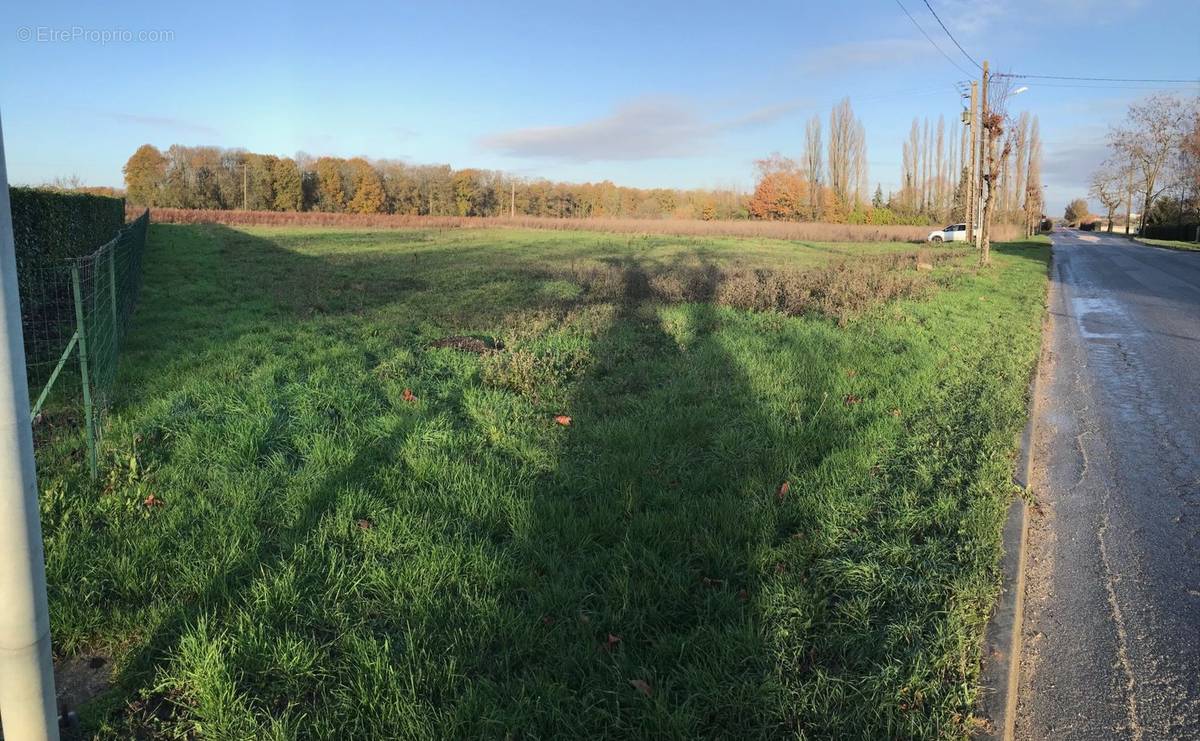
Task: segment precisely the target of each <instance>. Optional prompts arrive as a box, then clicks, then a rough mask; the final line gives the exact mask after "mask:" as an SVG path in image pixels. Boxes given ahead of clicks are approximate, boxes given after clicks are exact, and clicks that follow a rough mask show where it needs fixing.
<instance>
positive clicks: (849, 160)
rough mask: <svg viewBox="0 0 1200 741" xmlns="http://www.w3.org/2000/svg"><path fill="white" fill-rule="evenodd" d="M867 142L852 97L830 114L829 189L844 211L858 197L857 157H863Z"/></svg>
mask: <svg viewBox="0 0 1200 741" xmlns="http://www.w3.org/2000/svg"><path fill="white" fill-rule="evenodd" d="M864 139H865V135H864V129H863V126H862V122H861V121H859V120H858V119H856V118H855V117H854V108H852V107H851V105H850V98H842V102H840V103H838V104H837V105H836V106H834V107H833V110H832V111H830V112H829V156H828V169H829V187H830V189H831V190H832V191H833V195H834V197H835V198H836V199H837V201H838V204H839V205H840V206H842V207H843V208H849V207H850V206H851V202H852V198H853V196H854V195H855V193H854V189H855V188H856V187H857V183H856V182H855V179H856V178H857V174H858V172H857V168H858V163H857V162H856V159H855V157H856V156H860V157H861V156H862V151H863V147H864Z"/></svg>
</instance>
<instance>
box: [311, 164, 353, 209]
mask: <svg viewBox="0 0 1200 741" xmlns="http://www.w3.org/2000/svg"><path fill="white" fill-rule="evenodd" d="M342 164H343V163H342V161H341V160H339V159H335V158H333V157H322V158H320V159H318V160H317V207H318V208H319V209H320V210H321V211H333V212H338V211H341V210H342V209H344V208H345V207H346V185H345V182H344V180H343V179H342Z"/></svg>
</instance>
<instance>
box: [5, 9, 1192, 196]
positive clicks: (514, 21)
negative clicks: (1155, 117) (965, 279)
mask: <svg viewBox="0 0 1200 741" xmlns="http://www.w3.org/2000/svg"><path fill="white" fill-rule="evenodd" d="M902 2H903V5H904V7H906V8H907V10H908V12H909V13H911V14H912V16H913V18H915V20H916V22H917V24H919V25H920V26H921V27H922V28H923V29H924V30H925V32H926V33H927V34H928V35H929V36H930V37H931V38H932V39H933V42H934V43H936V45H937V46H936V47H935V45H934V43H931V42H930V41H929V40H928V39H926V38H925V37H924V36H923V35H922V34H921V31H919V30H918V28H917V26H916V25H914V23H913V22H912V21H910V20H909V18H908V17H906V15H905V14H904V11H903V10H902V9H901V6H900V5H899V4H898V3H897V0H845V1H843V2H838V3H827V2H820V3H818V2H809V1H806V0H790V1H789V2H774V3H760V2H753V1H746V2H738V3H729V2H708V1H707V0H690V1H689V2H677V3H668V2H653V1H652V0H642V1H640V2H629V3H623V2H615V1H612V2H607V3H603V4H601V3H587V4H584V3H569V2H563V1H562V0H557V1H556V2H527V1H526V2H520V1H519V2H508V3H497V2H479V3H476V2H455V3H438V2H435V3H430V2H421V3H416V2H404V1H401V2H391V3H357V2H352V1H350V0H346V1H344V2H339V3H329V2H324V1H322V2H313V1H312V0H292V2H287V3H282V2H281V3H273V2H261V3H252V2H245V1H244V0H243V2H239V3H233V2H225V1H224V0H209V1H207V2H204V3H186V4H184V3H164V2H161V0H158V1H157V2H153V3H139V2H114V3H97V2H94V0H87V1H86V2H84V1H80V2H72V3H64V2H53V1H51V0H43V1H42V2H38V3H15V2H14V3H10V4H8V7H6V9H5V11H4V13H3V18H2V19H0V117H2V120H3V127H4V145H5V152H6V155H7V161H8V170H9V173H8V174H9V179H10V181H11V182H13V183H22V184H40V183H44V182H47V181H50V180H52V179H54V178H56V177H71V176H76V177H78V178H80V179H81V180H82V181H83V182H84V183H86V184H88V185H112V186H120V185H122V175H121V167H122V165H123V164H124V162H125V160H126V159H127V158H128V157H129V155H130V154H131V153H132V152H133V150H134V149H136V148H137V147H138V146H139V145H141V144H143V143H147V142H149V143H151V144H155V145H157V146H159V147H161V148H166V147H167V146H169V145H171V144H174V143H179V144H188V145H199V144H212V145H218V146H222V147H244V148H246V149H249V150H251V151H255V152H263V153H273V154H279V155H289V156H290V155H294V154H295V153H297V152H300V151H303V152H307V153H308V154H311V155H315V156H319V155H326V154H328V155H337V156H345V157H350V156H356V155H365V156H368V157H371V158H388V159H402V160H406V161H410V162H413V163H446V164H450V165H451V166H453V167H456V168H461V167H480V168H485V169H497V170H505V171H508V172H511V173H514V174H517V175H520V176H523V177H547V178H550V179H554V180H564V181H573V182H586V181H599V180H611V181H613V182H615V183H618V184H621V185H630V186H637V187H678V188H691V187H722V188H727V187H735V188H739V189H742V190H749V189H751V188H752V187H753V182H754V161H755V160H756V159H759V158H762V157H765V156H767V155H770V154H771V153H772V152H780V153H782V154H783V155H785V156H791V157H796V158H798V157H800V155H801V154H802V150H803V146H804V125H805V122H806V120H807V119H808V118H810V117H811V116H813V115H814V114H817V115H820V116H821V117H822V119H823V121H825V122H827V121H828V115H829V109H830V108H831V107H832V106H833V104H835V103H836V102H837V101H838V100H840V99H841V98H842V97H844V96H849V97H850V99H851V102H852V104H853V106H854V109H855V112H856V113H857V114H858V116H859V117H860V118H861V119H862V121H863V123H864V125H865V128H866V134H867V147H868V159H869V164H870V177H871V181H872V183H875V182H878V183H880V184H881V185H882V186H883V189H884V191H885V192H886V191H889V190H892V189H896V188H897V187H898V185H899V170H900V147H901V142H902V141H903V140H904V138H905V136H906V135H907V132H908V128H909V125H910V123H911V121H912V119H913V117H914V116H921V117H924V116H929V117H931V118H933V119H935V120H936V118H937V117H938V116H939V115H945V116H946V121H947V126H948V127H949V130H952V131H956V132H957V131H958V128H957V126H958V125H959V124H958V121H959V116H960V111H961V110H962V107H963V103H962V101H961V100H960V96H959V93H958V91H957V90H956V87H955V84H956V83H957V82H960V81H964V80H967V79H970V74H968V73H971V74H976V75H977V74H978V69H977V68H976V67H975V66H974V64H973V63H972V62H971V61H969V60H968V59H967V56H966V55H967V54H969V55H970V56H971V57H972V58H974V59H975V60H977V61H980V62H981V61H983V60H984V59H987V60H989V61H990V63H991V66H992V69H993V70H998V71H1002V72H1011V73H1018V74H1021V73H1023V74H1048V75H1066V76H1086V77H1120V78H1154V79H1159V78H1183V79H1196V78H1200V42H1197V40H1196V36H1195V29H1194V26H1195V19H1196V12H1197V9H1196V0H1036V1H1029V0H929V2H930V5H931V6H932V9H933V10H934V11H936V12H937V13H938V15H939V16H940V17H941V19H942V21H943V22H944V23H945V25H946V27H947V28H948V29H949V31H950V32H951V33H953V34H954V37H955V38H956V39H957V40H958V42H959V43H960V44H961V45H962V47H963V49H964V50H965V54H964V53H963V52H960V51H959V50H958V49H957V48H956V47H955V45H954V43H953V42H952V41H951V40H950V38H949V37H948V36H947V34H946V32H945V31H943V30H942V28H941V26H939V25H938V22H937V21H936V20H935V19H934V17H933V15H931V13H930V9H929V8H928V7H926V5H925V3H924V0H902ZM939 48H940V50H941V51H939ZM947 57H949V59H948V58H947ZM1020 84H1023V85H1027V86H1028V88H1029V89H1028V90H1027V91H1026V92H1024V93H1022V94H1020V95H1019V96H1017V97H1015V98H1013V99H1012V101H1011V102H1010V105H1009V111H1010V113H1013V114H1017V113H1020V112H1021V111H1022V110H1028V111H1029V112H1030V113H1032V114H1036V115H1037V116H1038V117H1039V120H1040V123H1041V129H1042V138H1043V141H1044V147H1045V159H1044V165H1043V181H1044V182H1045V183H1046V184H1047V212H1048V213H1051V214H1057V213H1059V212H1061V210H1062V208H1063V207H1064V206H1065V205H1066V203H1067V202H1068V201H1069V200H1071V199H1072V198H1075V197H1080V196H1084V195H1086V192H1087V182H1088V179H1089V176H1090V173H1091V172H1092V170H1093V169H1094V168H1095V166H1096V165H1097V164H1098V163H1099V162H1100V160H1102V159H1103V157H1104V137H1105V134H1106V132H1107V130H1108V127H1109V126H1110V125H1111V124H1115V123H1118V122H1119V121H1120V120H1121V119H1122V117H1123V116H1124V113H1125V110H1126V108H1127V107H1128V105H1129V104H1130V103H1131V102H1134V101H1137V100H1140V99H1142V98H1145V97H1146V96H1149V95H1152V94H1155V93H1156V92H1159V91H1157V90H1155V89H1152V88H1154V87H1155V86H1154V85H1150V84H1132V83H1130V84H1124V85H1117V84H1104V83H1084V82H1080V83H1074V85H1075V86H1067V85H1070V83H1064V82H1062V81H1059V82H1044V83H1039V82H1038V81H1035V80H1022V81H1021V83H1020ZM1160 87H1172V88H1175V89H1177V90H1179V91H1180V94H1190V95H1196V94H1198V93H1200V85H1190V86H1187V85H1182V86H1181V85H1160Z"/></svg>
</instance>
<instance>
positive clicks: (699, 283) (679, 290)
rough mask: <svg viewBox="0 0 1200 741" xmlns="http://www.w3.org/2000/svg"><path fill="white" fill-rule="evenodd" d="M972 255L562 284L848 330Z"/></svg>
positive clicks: (639, 273)
mask: <svg viewBox="0 0 1200 741" xmlns="http://www.w3.org/2000/svg"><path fill="white" fill-rule="evenodd" d="M966 254H967V250H937V251H935V250H928V249H919V250H914V251H912V252H903V253H897V254H892V255H874V256H863V257H860V258H856V259H854V260H846V261H840V262H836V263H833V264H831V265H827V266H823V267H819V268H811V269H807V270H795V269H771V268H755V269H748V268H721V267H718V266H716V265H713V264H711V263H707V264H705V263H700V262H693V263H677V264H671V265H652V266H647V265H643V264H637V263H632V262H629V263H621V264H618V263H603V264H590V265H586V266H579V265H575V266H572V267H571V269H570V270H569V271H568V272H567V274H565V275H561V276H558V277H561V278H564V279H566V280H569V281H571V282H573V283H575V284H577V285H579V286H580V288H581V289H582V296H581V298H582V299H583V300H585V301H599V302H617V303H625V304H629V303H634V302H638V301H643V300H650V301H661V302H664V303H681V302H711V303H715V304H719V305H722V306H731V307H734V308H737V309H746V310H751V311H777V312H779V313H782V314H786V315H788V316H800V315H804V314H820V315H823V316H827V317H830V318H832V319H836V320H837V321H838V322H839V323H841V324H844V323H845V322H847V321H849V320H850V319H852V318H854V317H856V316H860V315H862V314H863V313H865V312H867V311H869V310H870V309H872V308H874V307H876V306H879V305H881V304H885V303H887V302H889V301H894V300H896V299H901V298H910V297H915V296H920V295H922V294H923V293H924V292H925V291H926V290H928V289H929V288H930V287H931V286H932V280H931V278H930V276H929V274H928V273H927V272H926V271H928V270H931V269H932V268H933V267H935V266H937V265H942V264H945V263H949V262H952V261H954V260H957V259H959V258H962V257H964V256H965V255H966Z"/></svg>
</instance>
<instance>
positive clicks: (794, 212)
mask: <svg viewBox="0 0 1200 741" xmlns="http://www.w3.org/2000/svg"><path fill="white" fill-rule="evenodd" d="M755 166H756V167H757V168H758V172H759V176H758V184H757V185H755V187H754V194H753V195H752V196H750V201H749V203H748V205H749V207H750V213H751V215H753V216H754V218H756V219H767V220H770V221H775V220H791V221H794V220H798V219H800V218H802V216H803V214H804V211H805V209H806V205H807V204H808V203H809V192H810V191H809V186H808V183H806V182H805V180H804V176H802V175H801V174H800V172H799V170H798V169H797V167H796V163H795V162H793V161H792V160H790V159H787V158H786V157H781V156H780V155H779V154H778V153H776V154H773V155H771V156H770V157H768V158H767V159H764V160H759V161H758V162H756V163H755Z"/></svg>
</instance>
